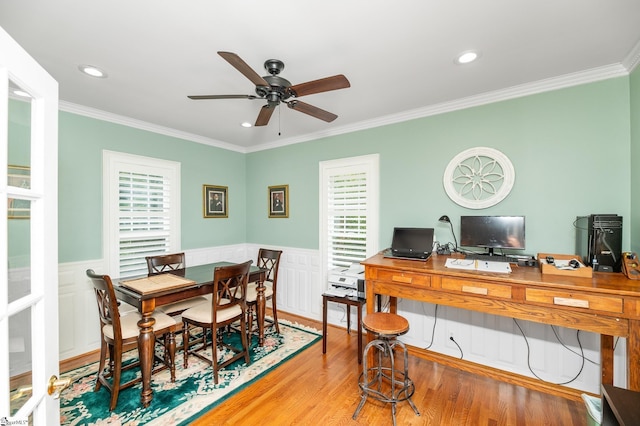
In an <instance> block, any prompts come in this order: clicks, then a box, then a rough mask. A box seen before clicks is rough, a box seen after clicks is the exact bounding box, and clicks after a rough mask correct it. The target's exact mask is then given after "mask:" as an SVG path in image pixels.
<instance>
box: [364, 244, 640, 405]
mask: <svg viewBox="0 0 640 426" xmlns="http://www.w3.org/2000/svg"><path fill="white" fill-rule="evenodd" d="M448 257H449V256H438V255H435V254H434V255H433V257H432V258H431V259H430V260H428V261H427V262H421V261H412V260H396V259H387V258H384V257H383V256H382V255H381V254H377V255H375V256H373V257H371V258H369V259H367V260H365V261H364V262H362V263H363V265H364V267H365V279H366V282H367V285H366V288H367V301H368V302H370V303H368V304H367V313H371V312H373V300H374V296H375V295H376V294H382V295H385V294H386V295H389V296H390V299H391V302H390V309H391V312H394V313H395V312H396V311H397V298H403V299H413V300H419V301H423V302H429V303H434V304H440V305H446V306H453V307H456V308H460V309H467V310H471V311H477V312H484V313H488V314H493V315H500V316H506V317H511V318H517V319H522V320H527V321H534V322H538V323H543V324H552V325H557V326H561V327H567V328H572V329H578V330H585V331H590V332H594V333H599V334H600V335H601V336H600V337H601V339H600V353H601V374H602V383H604V384H613V336H621V337H625V338H626V339H627V377H628V383H627V387H628V388H629V389H632V390H640V369H639V368H638V367H637V366H638V365H640V282H639V281H634V280H628V279H627V278H626V277H625V276H624V275H623V274H621V273H603V272H594V274H593V277H592V278H576V277H571V276H564V275H548V274H544V275H543V274H542V273H541V272H540V270H539V269H538V268H535V267H517V266H514V265H512V266H513V272H512V273H511V274H499V273H487V272H476V271H463V270H456V269H449V268H445V266H444V264H445V261H446V259H447V258H448ZM372 338H373V336H372V335H371V334H368V339H369V340H371V339H372ZM422 352H423V353H420V350H417V354H418V355H421V356H424V357H425V358H427V357H428V354H427V352H426V351H422ZM450 363H451V364H452V365H454V364H455V360H451V362H450ZM454 366H455V365H454ZM486 369H487V370H489V369H490V368H489V367H486ZM494 370H495V369H494ZM521 377H523V378H524V376H521ZM518 384H522V385H523V386H527V384H525V383H518ZM536 386H540V388H537V387H536ZM529 387H536V388H537V389H539V390H542V391H545V392H548V393H556V392H557V394H559V395H563V396H566V394H563V393H562V392H561V391H558V390H557V389H555V390H554V389H552V388H551V389H550V387H549V386H546V387H545V388H544V389H542V384H540V385H537V384H535V382H534V381H531V383H529ZM558 388H561V387H558ZM571 395H572V396H574V397H575V395H573V394H571ZM578 396H579V395H578Z"/></svg>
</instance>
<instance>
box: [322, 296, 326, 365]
mask: <svg viewBox="0 0 640 426" xmlns="http://www.w3.org/2000/svg"><path fill="white" fill-rule="evenodd" d="M322 353H323V354H326V353H327V297H326V296H322Z"/></svg>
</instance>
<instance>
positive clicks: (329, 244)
mask: <svg viewBox="0 0 640 426" xmlns="http://www.w3.org/2000/svg"><path fill="white" fill-rule="evenodd" d="M378 158H379V156H378V155H377V154H374V155H367V156H362V157H353V158H344V159H340V160H332V161H323V162H321V163H320V224H321V226H320V250H321V259H322V265H323V271H324V272H325V273H326V272H327V271H329V270H331V269H333V268H336V267H342V266H349V265H351V264H352V263H354V262H360V261H362V260H364V259H366V258H367V257H369V256H372V255H373V254H374V253H376V252H377V247H378V209H379V205H378V193H379V191H378V188H379V183H378V180H379V179H378V162H379V160H378ZM324 278H325V277H323V282H326V279H324Z"/></svg>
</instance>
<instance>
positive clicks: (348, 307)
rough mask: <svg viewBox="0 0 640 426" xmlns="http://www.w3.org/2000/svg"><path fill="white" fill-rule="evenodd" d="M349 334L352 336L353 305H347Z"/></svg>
mask: <svg viewBox="0 0 640 426" xmlns="http://www.w3.org/2000/svg"><path fill="white" fill-rule="evenodd" d="M347 334H351V305H349V304H348V303H347Z"/></svg>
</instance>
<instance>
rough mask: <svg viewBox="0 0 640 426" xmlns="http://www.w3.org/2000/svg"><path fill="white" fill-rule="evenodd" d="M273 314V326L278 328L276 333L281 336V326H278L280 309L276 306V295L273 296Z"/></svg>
mask: <svg viewBox="0 0 640 426" xmlns="http://www.w3.org/2000/svg"><path fill="white" fill-rule="evenodd" d="M271 313H272V315H273V324H274V325H275V327H276V333H278V334H280V325H278V307H277V306H276V295H275V294H274V295H273V296H271Z"/></svg>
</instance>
